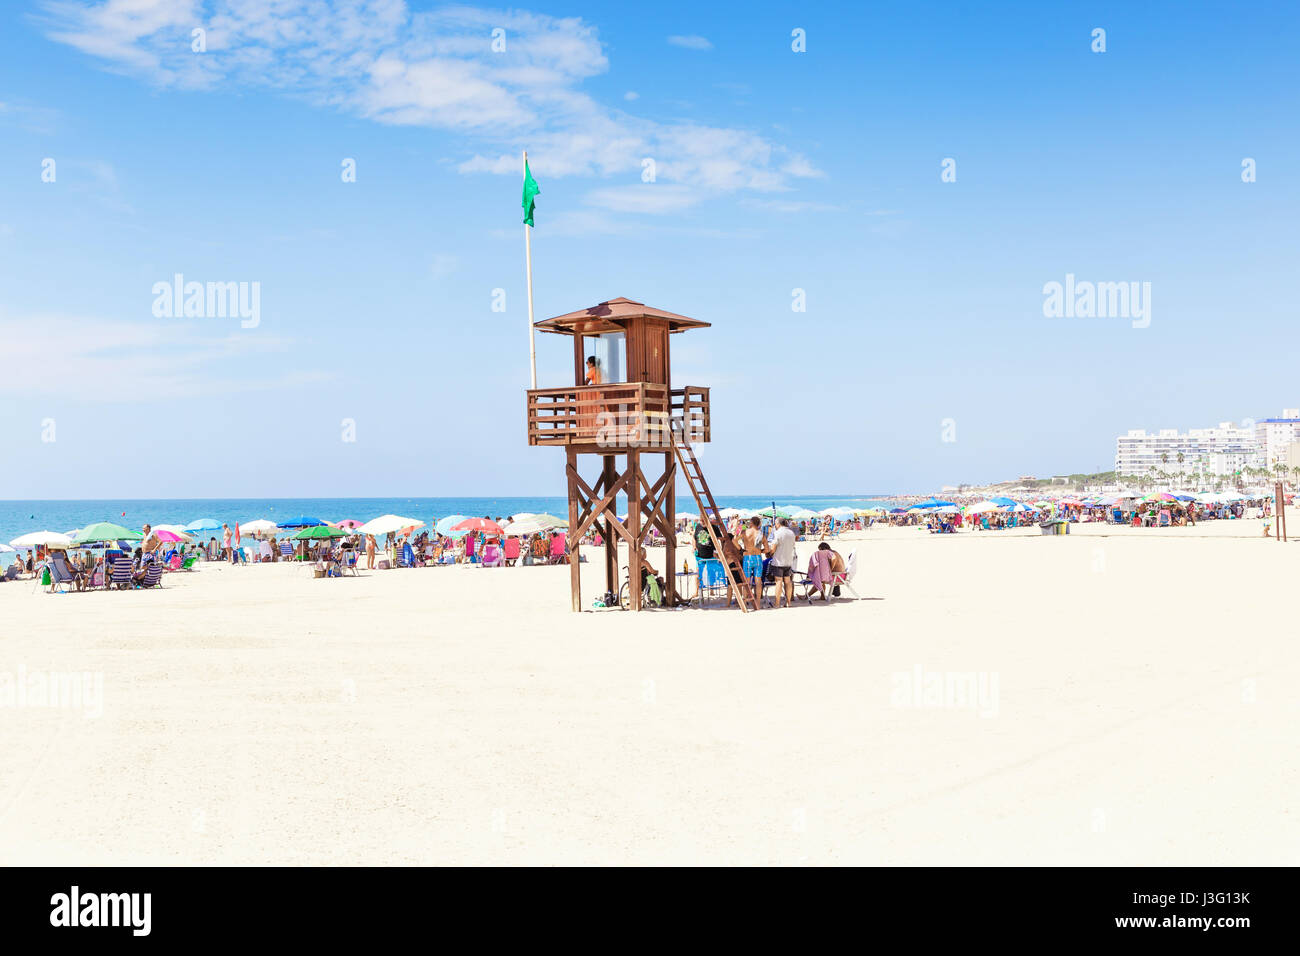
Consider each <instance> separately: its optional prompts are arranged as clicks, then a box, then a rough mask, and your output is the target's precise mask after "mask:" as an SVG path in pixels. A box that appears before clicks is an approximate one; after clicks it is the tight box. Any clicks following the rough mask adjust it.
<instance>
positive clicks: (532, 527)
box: [501, 514, 569, 534]
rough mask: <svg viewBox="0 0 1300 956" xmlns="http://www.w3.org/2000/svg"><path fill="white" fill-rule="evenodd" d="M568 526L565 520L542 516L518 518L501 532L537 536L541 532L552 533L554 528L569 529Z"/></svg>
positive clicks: (546, 515) (552, 516)
mask: <svg viewBox="0 0 1300 956" xmlns="http://www.w3.org/2000/svg"><path fill="white" fill-rule="evenodd" d="M568 526H569V522H568V521H567V520H566V519H564V518H557V517H555V515H548V514H540V515H528V516H526V517H522V518H516V519H515V520H514V521H511V522H510V523H509V524H507V525H506V526H505V527H504V528H502V529H501V530H502V531H503V532H504V533H505V534H537V533H538V532H540V531H550V530H551V529H552V528H567V527H568Z"/></svg>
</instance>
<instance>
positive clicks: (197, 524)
mask: <svg viewBox="0 0 1300 956" xmlns="http://www.w3.org/2000/svg"><path fill="white" fill-rule="evenodd" d="M220 527H221V522H219V521H213V520H212V519H211V518H199V519H197V520H195V521H191V522H190V523H189V524H187V525H186V526H185V530H186V531H216V530H217V529H218V528H220Z"/></svg>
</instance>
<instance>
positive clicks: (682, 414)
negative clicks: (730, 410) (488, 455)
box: [528, 382, 710, 449]
mask: <svg viewBox="0 0 1300 956" xmlns="http://www.w3.org/2000/svg"><path fill="white" fill-rule="evenodd" d="M669 428H671V429H672V430H673V432H674V433H675V434H676V435H677V436H678V437H679V438H684V439H685V440H687V441H689V442H707V441H708V440H709V430H710V429H709V390H708V389H707V388H700V387H699V386H695V385H687V386H685V387H684V388H673V389H670V388H668V386H666V385H656V384H654V383H652V382H623V383H619V384H614V385H575V386H571V387H569V388H534V389H530V390H529V391H528V444H530V445H598V446H600V447H603V448H610V449H613V448H629V447H634V448H641V449H645V448H647V447H649V448H657V447H661V448H664V449H667V448H668V447H669V431H668V429H669Z"/></svg>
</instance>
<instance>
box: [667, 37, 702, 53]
mask: <svg viewBox="0 0 1300 956" xmlns="http://www.w3.org/2000/svg"><path fill="white" fill-rule="evenodd" d="M668 42H669V43H671V44H672V45H673V46H679V47H682V48H683V49H686V50H712V49H713V44H712V43H710V42H709V41H708V40H707V39H705V38H704V37H701V36H695V35H691V36H673V37H669V38H668Z"/></svg>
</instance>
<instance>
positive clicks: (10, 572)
mask: <svg viewBox="0 0 1300 956" xmlns="http://www.w3.org/2000/svg"><path fill="white" fill-rule="evenodd" d="M18 572H19V568H18V562H17V561H15V562H14V563H13V564H11V565H9V567H7V568H5V573H4V580H5V581H17V580H18Z"/></svg>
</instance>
